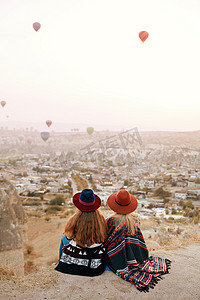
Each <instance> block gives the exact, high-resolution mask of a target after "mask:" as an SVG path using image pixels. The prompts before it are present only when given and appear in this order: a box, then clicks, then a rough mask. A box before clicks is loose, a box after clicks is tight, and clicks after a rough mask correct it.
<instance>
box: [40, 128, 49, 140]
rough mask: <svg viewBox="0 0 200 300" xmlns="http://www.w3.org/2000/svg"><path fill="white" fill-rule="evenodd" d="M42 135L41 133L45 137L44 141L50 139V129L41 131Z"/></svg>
mask: <svg viewBox="0 0 200 300" xmlns="http://www.w3.org/2000/svg"><path fill="white" fill-rule="evenodd" d="M40 135H41V138H42V139H43V141H45V142H46V141H47V140H48V138H49V132H48V131H42V132H41V133H40Z"/></svg>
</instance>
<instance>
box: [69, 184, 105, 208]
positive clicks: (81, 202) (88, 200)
mask: <svg viewBox="0 0 200 300" xmlns="http://www.w3.org/2000/svg"><path fill="white" fill-rule="evenodd" d="M73 202H74V205H75V206H76V207H77V208H78V209H80V210H81V211H95V210H96V209H97V208H99V207H100V206H101V199H100V198H99V197H98V196H97V195H95V194H94V192H93V190H91V189H84V190H82V192H81V193H76V194H75V195H74V196H73Z"/></svg>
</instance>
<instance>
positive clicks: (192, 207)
mask: <svg viewBox="0 0 200 300" xmlns="http://www.w3.org/2000/svg"><path fill="white" fill-rule="evenodd" d="M185 205H186V207H188V208H191V209H194V205H193V203H192V200H188V201H187V202H186V204H185Z"/></svg>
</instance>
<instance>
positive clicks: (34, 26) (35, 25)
mask: <svg viewBox="0 0 200 300" xmlns="http://www.w3.org/2000/svg"><path fill="white" fill-rule="evenodd" d="M40 27H41V25H40V23H38V22H35V23H33V28H34V29H35V31H38V30H39V29H40Z"/></svg>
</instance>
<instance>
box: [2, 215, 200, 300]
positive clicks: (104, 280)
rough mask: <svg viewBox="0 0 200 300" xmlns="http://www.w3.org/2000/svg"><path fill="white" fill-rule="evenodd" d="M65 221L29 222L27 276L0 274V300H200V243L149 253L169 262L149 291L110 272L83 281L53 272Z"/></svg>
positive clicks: (26, 258) (52, 219) (56, 219)
mask: <svg viewBox="0 0 200 300" xmlns="http://www.w3.org/2000/svg"><path fill="white" fill-rule="evenodd" d="M65 223H66V219H59V218H51V220H49V221H45V220H44V219H42V218H29V220H28V238H29V245H28V246H27V247H26V248H25V253H26V252H27V250H28V249H29V252H30V253H29V254H27V253H26V255H25V261H26V271H27V273H28V274H27V275H26V276H24V277H21V278H17V277H15V276H9V275H8V276H4V277H3V278H2V280H1V282H0V299H2V300H4V299H6V300H9V299H24V300H25V299H72V300H75V299H97V300H98V299H102V300H103V299H108V300H119V299H127V300H129V299H130V300H132V299H136V300H137V299H150V300H151V299H152V300H154V299H155V300H161V299H162V300H165V299H166V300H171V299H172V300H188V299H189V300H190V299H191V300H193V299H195V300H197V299H200V289H199V282H200V243H199V242H196V243H192V244H191V245H188V246H187V247H184V248H183V247H182V248H179V249H176V250H168V251H166V250H163V249H156V250H153V251H150V255H154V256H160V257H165V258H168V259H170V260H171V261H172V267H171V270H170V274H167V275H165V276H163V280H161V281H160V282H159V283H158V285H157V286H156V287H155V288H154V289H152V290H150V292H149V293H140V292H139V291H138V290H137V289H136V288H135V287H134V286H132V285H131V284H130V283H128V282H125V281H123V280H122V279H121V278H118V277H117V276H116V275H115V274H113V273H112V272H110V271H105V272H104V273H103V274H102V275H101V276H97V277H93V278H91V277H82V276H74V275H67V274H62V273H59V272H56V271H54V267H55V266H52V263H54V262H57V260H58V248H59V243H60V239H61V237H62V232H63V230H64V226H65Z"/></svg>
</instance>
